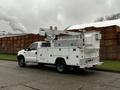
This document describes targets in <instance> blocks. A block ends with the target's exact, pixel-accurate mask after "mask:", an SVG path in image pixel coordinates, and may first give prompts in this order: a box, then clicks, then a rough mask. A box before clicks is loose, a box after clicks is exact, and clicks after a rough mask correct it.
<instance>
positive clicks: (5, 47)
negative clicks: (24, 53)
mask: <svg viewBox="0 0 120 90" xmlns="http://www.w3.org/2000/svg"><path fill="white" fill-rule="evenodd" d="M41 40H44V37H43V36H39V35H38V34H26V35H21V36H12V37H4V38H0V53H8V54H17V52H18V51H19V50H21V49H23V48H25V47H28V46H29V45H30V44H31V43H33V42H35V41H41Z"/></svg>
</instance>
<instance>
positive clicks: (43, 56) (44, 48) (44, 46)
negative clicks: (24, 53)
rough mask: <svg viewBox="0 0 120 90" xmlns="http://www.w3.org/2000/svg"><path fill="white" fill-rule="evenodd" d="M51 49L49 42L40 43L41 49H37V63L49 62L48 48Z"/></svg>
mask: <svg viewBox="0 0 120 90" xmlns="http://www.w3.org/2000/svg"><path fill="white" fill-rule="evenodd" d="M50 47H51V45H50V42H42V43H41V47H40V48H39V49H38V55H37V56H38V57H37V58H38V62H41V63H48V62H49V56H50V54H49V48H50Z"/></svg>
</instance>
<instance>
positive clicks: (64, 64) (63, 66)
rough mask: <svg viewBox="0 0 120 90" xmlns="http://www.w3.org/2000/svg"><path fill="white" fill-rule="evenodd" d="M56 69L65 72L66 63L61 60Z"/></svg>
mask: <svg viewBox="0 0 120 90" xmlns="http://www.w3.org/2000/svg"><path fill="white" fill-rule="evenodd" d="M56 69H57V71H58V72H60V73H63V72H65V71H66V63H65V62H64V61H63V60H61V61H58V62H57V63H56Z"/></svg>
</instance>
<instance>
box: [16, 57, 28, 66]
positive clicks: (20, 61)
mask: <svg viewBox="0 0 120 90" xmlns="http://www.w3.org/2000/svg"><path fill="white" fill-rule="evenodd" d="M18 65H19V66H20V67H25V66H26V63H25V59H24V57H18Z"/></svg>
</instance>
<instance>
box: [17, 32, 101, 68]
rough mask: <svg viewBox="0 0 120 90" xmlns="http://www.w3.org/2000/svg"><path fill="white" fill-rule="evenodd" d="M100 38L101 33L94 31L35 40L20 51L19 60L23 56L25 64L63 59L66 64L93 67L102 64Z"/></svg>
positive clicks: (48, 62) (52, 62) (53, 62)
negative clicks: (46, 39)
mask: <svg viewBox="0 0 120 90" xmlns="http://www.w3.org/2000/svg"><path fill="white" fill-rule="evenodd" d="M83 34H84V35H83ZM100 39H101V34H100V33H99V32H95V31H92V32H83V33H79V34H78V35H69V36H61V37H58V38H57V40H55V39H54V40H48V41H40V42H34V43H33V44H31V45H30V46H29V47H28V48H27V49H23V50H21V51H19V52H18V60H19V57H20V56H22V57H24V62H25V64H27V63H29V62H34V63H45V64H55V65H56V62H57V61H58V60H59V61H60V59H62V60H64V63H65V65H66V66H77V67H79V68H91V67H93V66H95V65H99V64H102V62H100V61H99V49H100Z"/></svg>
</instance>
